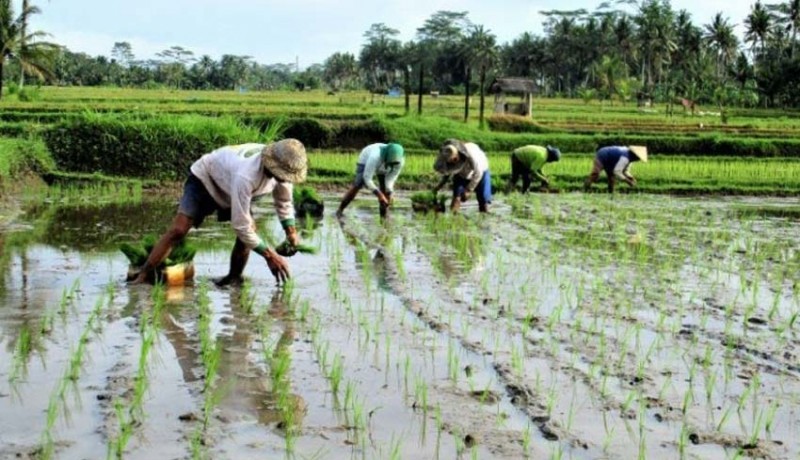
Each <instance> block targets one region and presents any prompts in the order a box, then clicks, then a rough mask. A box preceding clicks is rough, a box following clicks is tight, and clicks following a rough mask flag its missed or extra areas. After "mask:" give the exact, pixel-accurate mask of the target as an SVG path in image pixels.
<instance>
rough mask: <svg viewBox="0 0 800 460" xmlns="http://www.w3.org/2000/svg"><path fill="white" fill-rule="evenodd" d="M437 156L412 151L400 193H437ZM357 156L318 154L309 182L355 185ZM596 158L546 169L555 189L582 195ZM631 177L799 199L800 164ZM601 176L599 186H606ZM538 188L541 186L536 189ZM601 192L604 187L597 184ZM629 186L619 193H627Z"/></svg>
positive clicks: (705, 163) (499, 181)
mask: <svg viewBox="0 0 800 460" xmlns="http://www.w3.org/2000/svg"><path fill="white" fill-rule="evenodd" d="M433 160H434V154H433V152H427V153H426V152H423V151H412V152H411V153H410V154H409V155H408V156H407V158H406V163H405V166H404V167H403V171H402V173H401V175H400V178H399V179H398V182H397V185H396V188H397V189H400V190H402V189H412V190H417V189H422V188H426V187H433V185H435V184H436V180H437V176H436V174H435V173H434V171H433V166H432V165H433ZM356 161H357V155H356V154H355V153H347V152H315V153H314V154H313V156H312V166H311V169H310V170H309V180H310V181H312V182H316V183H325V182H328V183H340V184H345V183H348V182H350V181H352V176H353V174H354V172H353V170H354V169H355V164H356ZM592 161H593V156H592V155H591V154H569V153H568V154H565V155H564V156H562V159H561V161H559V162H558V163H551V164H548V165H546V166H545V168H544V171H545V174H547V175H548V176H549V177H550V178H551V180H552V185H553V186H554V187H555V188H557V189H559V190H564V191H570V190H579V189H581V188H582V187H583V181H584V180H585V179H586V176H587V175H588V174H589V172H590V171H591V169H592ZM489 162H490V167H491V171H492V176H493V178H494V179H495V180H494V184H495V186H496V187H495V188H500V189H504V188H505V183H506V181H507V180H508V176H509V175H510V173H511V163H510V160H509V156H508V155H507V154H505V153H499V152H498V153H492V152H489ZM631 173H632V174H633V175H634V177H636V178H637V180H638V181H639V186H638V188H637V189H636V190H639V191H646V192H654V193H695V192H696V193H734V194H741V193H753V194H778V195H797V194H800V161H796V160H785V159H760V160H752V159H744V158H725V159H712V158H707V157H705V158H703V157H701V158H697V157H685V156H665V157H655V158H652V159H651V160H650V161H649V162H648V163H636V164H635V165H634V166H632V167H631ZM603 181H604V176H601V180H600V183H603ZM534 185H538V184H534ZM595 186H596V187H599V186H598V185H597V184H596V185H595ZM626 189H627V186H625V185H624V184H623V185H622V187H620V190H626Z"/></svg>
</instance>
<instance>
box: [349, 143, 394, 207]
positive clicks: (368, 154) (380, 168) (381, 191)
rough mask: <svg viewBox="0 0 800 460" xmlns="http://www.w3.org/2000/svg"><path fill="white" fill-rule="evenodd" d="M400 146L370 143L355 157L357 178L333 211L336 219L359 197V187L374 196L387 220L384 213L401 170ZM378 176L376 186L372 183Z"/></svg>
mask: <svg viewBox="0 0 800 460" xmlns="http://www.w3.org/2000/svg"><path fill="white" fill-rule="evenodd" d="M404 161H405V160H404V158H403V146H401V145H400V144H380V143H377V144H371V145H368V146H366V147H364V150H362V151H361V155H359V156H358V163H357V164H356V179H355V181H353V185H351V186H350V189H348V190H347V192H346V193H345V194H344V196H343V197H342V203H341V204H340V205H339V209H338V210H337V211H336V216H337V217H341V216H342V215H343V214H344V210H345V209H346V208H347V206H348V205H349V204H350V202H351V201H353V199H354V198H355V197H356V195H358V191H359V190H361V188H362V187H367V190H369V191H370V192H372V193H374V194H375V196H376V197H378V203H380V215H381V217H386V212H387V210H388V209H389V206H390V205H391V203H392V192H394V183H395V181H396V180H397V177H398V176H399V175H400V170H401V169H403V163H404ZM376 176H377V179H378V184H375V178H376Z"/></svg>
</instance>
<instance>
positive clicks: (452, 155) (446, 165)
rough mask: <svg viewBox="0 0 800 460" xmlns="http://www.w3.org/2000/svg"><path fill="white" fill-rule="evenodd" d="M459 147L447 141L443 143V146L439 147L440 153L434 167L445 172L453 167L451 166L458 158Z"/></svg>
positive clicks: (440, 171)
mask: <svg viewBox="0 0 800 460" xmlns="http://www.w3.org/2000/svg"><path fill="white" fill-rule="evenodd" d="M458 159H459V155H458V148H457V147H456V146H455V145H454V144H452V143H448V142H446V143H445V144H444V145H442V148H440V149H439V155H437V156H436V162H435V163H434V164H433V169H434V170H436V171H437V172H439V173H442V174H445V173H446V172H447V171H448V170H451V169H453V167H452V166H450V165H451V164H452V163H450V162H452V161H453V160H458Z"/></svg>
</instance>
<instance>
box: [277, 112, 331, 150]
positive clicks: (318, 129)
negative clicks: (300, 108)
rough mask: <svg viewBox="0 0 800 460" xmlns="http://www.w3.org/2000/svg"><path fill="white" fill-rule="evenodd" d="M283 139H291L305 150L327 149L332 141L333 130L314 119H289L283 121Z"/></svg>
mask: <svg viewBox="0 0 800 460" xmlns="http://www.w3.org/2000/svg"><path fill="white" fill-rule="evenodd" d="M283 137H292V138H295V139H298V140H299V141H300V142H302V143H303V144H304V145H305V146H306V148H323V147H328V146H329V145H330V143H331V140H332V139H333V130H332V129H331V128H329V127H328V126H326V125H325V124H323V123H322V122H321V121H320V120H317V119H315V118H290V119H288V120H286V121H285V129H284V131H283Z"/></svg>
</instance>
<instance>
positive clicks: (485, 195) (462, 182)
mask: <svg viewBox="0 0 800 460" xmlns="http://www.w3.org/2000/svg"><path fill="white" fill-rule="evenodd" d="M467 185H469V179H464V178H463V177H461V176H454V177H453V196H461V195H462V194H463V193H464V192H466V191H467ZM475 197H476V198H478V203H479V204H484V203H487V204H491V202H492V175H491V174H490V173H489V170H488V169H487V170H486V172H484V173H483V177H481V181H480V182H478V186H477V187H475Z"/></svg>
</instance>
